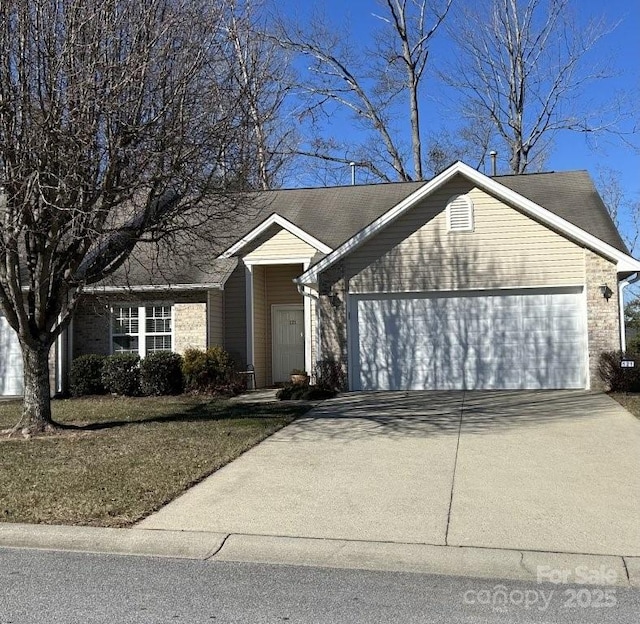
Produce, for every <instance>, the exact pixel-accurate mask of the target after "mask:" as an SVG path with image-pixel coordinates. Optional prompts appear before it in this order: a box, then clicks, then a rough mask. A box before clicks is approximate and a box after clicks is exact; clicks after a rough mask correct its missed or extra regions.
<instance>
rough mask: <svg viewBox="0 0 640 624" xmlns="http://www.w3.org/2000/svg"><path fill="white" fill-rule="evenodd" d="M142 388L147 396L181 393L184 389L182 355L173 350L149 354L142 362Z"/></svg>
mask: <svg viewBox="0 0 640 624" xmlns="http://www.w3.org/2000/svg"><path fill="white" fill-rule="evenodd" d="M140 388H141V390H142V394H144V395H146V396H149V395H153V396H159V395H168V394H180V393H181V392H182V390H183V389H184V376H183V375H182V356H181V355H179V354H178V353H172V352H171V351H157V352H156V353H150V354H149V355H147V357H146V358H144V360H142V361H141V362H140Z"/></svg>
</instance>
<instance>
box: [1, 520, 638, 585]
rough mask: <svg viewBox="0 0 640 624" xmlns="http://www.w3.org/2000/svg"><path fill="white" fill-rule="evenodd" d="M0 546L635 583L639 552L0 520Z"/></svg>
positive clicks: (529, 580)
mask: <svg viewBox="0 0 640 624" xmlns="http://www.w3.org/2000/svg"><path fill="white" fill-rule="evenodd" d="M0 548H34V549H42V550H64V551H76V552H87V553H98V554H113V555H140V556H152V557H169V558H177V559H195V560H200V561H207V562H211V563H216V562H218V561H227V562H229V561H232V562H245V563H267V564H282V565H298V566H312V567H326V568H351V569H362V570H378V571H394V572H410V573H419V574H435V575H446V576H466V577H472V578H479V579H509V580H520V581H528V582H533V583H537V582H540V581H545V582H547V581H549V580H553V578H554V577H556V578H557V576H556V575H558V576H562V577H563V579H564V580H563V581H562V582H565V583H572V582H573V583H576V582H578V583H579V582H581V580H583V579H585V578H586V577H589V578H590V580H591V581H592V583H593V584H594V585H613V586H618V587H637V588H640V557H621V556H607V555H584V554H580V553H551V552H537V551H518V550H507V549H493V548H474V547H469V546H463V547H458V546H433V545H430V544H403V543H393V542H370V541H349V540H332V539H309V538H293V537H279V536H264V535H240V534H225V533H209V532H202V531H163V530H149V529H138V528H134V529H109V528H98V527H70V526H51V525H29V524H8V523H7V524H1V525H0Z"/></svg>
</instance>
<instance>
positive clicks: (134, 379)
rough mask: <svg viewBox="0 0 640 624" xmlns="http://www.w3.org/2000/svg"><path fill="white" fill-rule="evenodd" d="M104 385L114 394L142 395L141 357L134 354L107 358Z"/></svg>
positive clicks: (119, 354) (118, 354) (104, 369)
mask: <svg viewBox="0 0 640 624" xmlns="http://www.w3.org/2000/svg"><path fill="white" fill-rule="evenodd" d="M102 383H103V384H104V387H105V390H106V391H107V392H111V393H113V394H121V395H124V396H137V395H139V394H140V357H139V356H137V355H135V354H133V353H117V354H115V355H110V356H109V357H107V358H105V360H104V365H103V367H102Z"/></svg>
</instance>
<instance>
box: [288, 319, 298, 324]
mask: <svg viewBox="0 0 640 624" xmlns="http://www.w3.org/2000/svg"><path fill="white" fill-rule="evenodd" d="M289 325H297V322H296V320H295V319H290V320H289Z"/></svg>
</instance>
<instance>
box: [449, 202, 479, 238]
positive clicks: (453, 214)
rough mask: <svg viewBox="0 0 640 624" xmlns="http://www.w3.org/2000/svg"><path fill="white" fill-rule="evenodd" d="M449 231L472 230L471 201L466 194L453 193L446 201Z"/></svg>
mask: <svg viewBox="0 0 640 624" xmlns="http://www.w3.org/2000/svg"><path fill="white" fill-rule="evenodd" d="M447 224H448V228H449V231H450V232H473V202H472V201H471V199H469V197H468V196H467V195H455V196H454V197H452V198H451V199H450V200H449V202H448V203H447Z"/></svg>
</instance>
